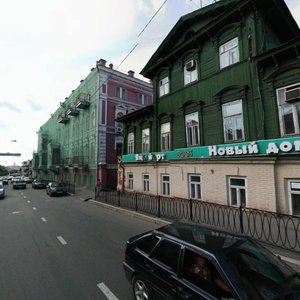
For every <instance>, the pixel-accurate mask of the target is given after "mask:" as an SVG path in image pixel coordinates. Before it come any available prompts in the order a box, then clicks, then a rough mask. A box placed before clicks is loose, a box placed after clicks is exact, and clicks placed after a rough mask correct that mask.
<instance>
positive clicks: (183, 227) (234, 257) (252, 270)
mask: <svg viewBox="0 0 300 300" xmlns="http://www.w3.org/2000/svg"><path fill="white" fill-rule="evenodd" d="M123 267H124V270H125V274H126V277H127V279H128V280H129V282H130V283H131V284H132V287H133V293H134V297H135V299H137V300H143V299H148V300H151V299H152V300H153V299H174V300H175V299H189V300H193V299H194V300H196V299H249V300H252V299H255V300H258V299H264V300H267V299H268V300H269V299H274V300H275V299H300V277H299V276H300V274H299V273H296V272H295V271H294V270H293V269H291V268H290V267H289V266H287V265H286V264H285V263H284V262H282V261H281V259H280V258H278V257H276V256H274V255H273V254H271V253H270V252H269V251H268V250H267V249H265V248H264V247H262V246H260V245H259V244H258V243H256V242H255V241H253V240H252V239H250V238H247V237H245V236H239V235H232V234H229V233H226V232H223V231H218V230H214V229H209V228H207V227H202V226H198V225H193V224H183V223H174V224H171V225H167V226H164V227H161V228H159V229H156V230H153V231H151V232H147V233H144V234H140V235H138V236H135V237H132V238H131V239H129V240H128V241H127V246H126V253H125V261H124V263H123Z"/></svg>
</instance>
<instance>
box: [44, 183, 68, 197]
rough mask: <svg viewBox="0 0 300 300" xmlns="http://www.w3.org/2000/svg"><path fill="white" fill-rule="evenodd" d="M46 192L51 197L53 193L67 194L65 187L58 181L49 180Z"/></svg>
mask: <svg viewBox="0 0 300 300" xmlns="http://www.w3.org/2000/svg"><path fill="white" fill-rule="evenodd" d="M46 193H47V194H48V195H49V196H50V197H52V196H55V195H67V188H66V187H65V186H64V185H63V184H61V183H60V182H56V181H53V182H49V183H48V184H47V186H46Z"/></svg>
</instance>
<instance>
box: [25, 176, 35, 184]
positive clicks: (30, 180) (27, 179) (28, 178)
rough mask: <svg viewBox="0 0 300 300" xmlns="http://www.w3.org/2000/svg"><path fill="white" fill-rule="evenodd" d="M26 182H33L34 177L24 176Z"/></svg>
mask: <svg viewBox="0 0 300 300" xmlns="http://www.w3.org/2000/svg"><path fill="white" fill-rule="evenodd" d="M24 180H25V182H26V183H32V181H33V179H32V178H31V177H24Z"/></svg>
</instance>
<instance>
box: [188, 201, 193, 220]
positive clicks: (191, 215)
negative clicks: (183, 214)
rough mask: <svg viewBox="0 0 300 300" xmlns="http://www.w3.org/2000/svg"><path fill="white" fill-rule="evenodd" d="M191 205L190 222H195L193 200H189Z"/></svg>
mask: <svg viewBox="0 0 300 300" xmlns="http://www.w3.org/2000/svg"><path fill="white" fill-rule="evenodd" d="M189 204H190V220H191V221H193V200H192V199H189Z"/></svg>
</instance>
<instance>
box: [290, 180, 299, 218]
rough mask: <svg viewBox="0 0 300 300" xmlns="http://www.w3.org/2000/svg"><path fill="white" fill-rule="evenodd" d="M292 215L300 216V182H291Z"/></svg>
mask: <svg viewBox="0 0 300 300" xmlns="http://www.w3.org/2000/svg"><path fill="white" fill-rule="evenodd" d="M289 198H290V199H289V201H290V211H291V215H294V216H300V180H297V181H296V180H293V181H292V180H291V181H289Z"/></svg>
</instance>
